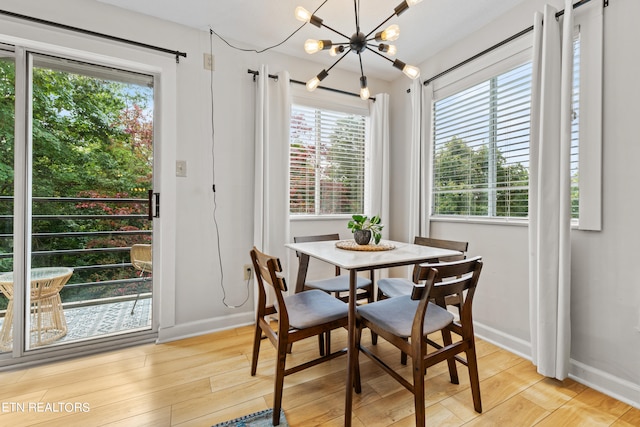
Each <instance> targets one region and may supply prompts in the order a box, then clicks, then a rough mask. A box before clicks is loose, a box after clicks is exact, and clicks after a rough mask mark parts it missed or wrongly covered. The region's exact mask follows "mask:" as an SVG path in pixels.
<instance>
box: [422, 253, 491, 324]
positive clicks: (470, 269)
mask: <svg viewBox="0 0 640 427" xmlns="http://www.w3.org/2000/svg"><path fill="white" fill-rule="evenodd" d="M481 271H482V257H479V256H477V257H474V258H470V259H464V260H459V261H452V262H442V263H438V264H423V265H421V266H420V267H419V270H418V275H417V278H418V281H419V282H423V281H424V282H425V285H424V287H421V286H416V287H415V288H414V292H413V294H412V296H411V298H413V299H417V298H420V299H421V300H426V301H434V302H435V303H436V304H438V305H439V306H441V307H443V308H446V302H445V300H446V298H447V297H448V296H451V295H455V296H458V297H460V298H461V309H460V320H461V323H463V324H464V323H470V322H471V305H472V303H473V296H474V294H475V290H476V287H477V285H478V279H479V278H480V272H481ZM426 301H425V305H426ZM421 304H422V301H421ZM469 327H471V326H469Z"/></svg>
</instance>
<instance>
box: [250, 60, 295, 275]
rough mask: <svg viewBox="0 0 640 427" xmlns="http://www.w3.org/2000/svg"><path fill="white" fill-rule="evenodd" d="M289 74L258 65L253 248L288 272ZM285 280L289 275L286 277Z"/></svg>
mask: <svg viewBox="0 0 640 427" xmlns="http://www.w3.org/2000/svg"><path fill="white" fill-rule="evenodd" d="M289 88H290V84H289V73H287V72H286V71H285V72H281V73H279V74H278V79H277V80H274V79H271V78H269V69H268V67H267V66H266V65H262V66H260V69H259V75H258V76H257V82H256V97H255V185H254V188H255V190H254V191H255V194H254V233H253V236H254V237H253V242H254V245H255V246H256V247H257V248H258V249H259V250H261V251H263V252H265V253H268V254H269V255H274V256H277V257H279V258H280V259H281V260H282V263H283V268H284V269H285V274H286V273H287V272H288V270H287V268H288V267H287V265H286V264H287V263H286V262H284V260H286V259H287V249H286V248H285V247H284V244H285V243H288V242H289V121H290V116H291V95H290V89H289ZM286 277H288V274H286Z"/></svg>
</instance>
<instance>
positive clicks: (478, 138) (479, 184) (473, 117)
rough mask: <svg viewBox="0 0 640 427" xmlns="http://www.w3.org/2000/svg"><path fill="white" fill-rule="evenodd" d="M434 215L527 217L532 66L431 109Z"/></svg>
mask: <svg viewBox="0 0 640 427" xmlns="http://www.w3.org/2000/svg"><path fill="white" fill-rule="evenodd" d="M433 114H434V116H433V117H434V129H433V133H434V139H433V140H434V157H433V159H434V168H433V171H434V172H433V179H434V181H433V182H434V186H433V214H434V215H463V216H489V217H525V216H527V192H528V179H529V173H528V169H527V163H528V160H529V124H530V115H531V63H530V62H529V63H526V64H524V65H521V66H519V67H517V68H515V69H513V70H510V71H508V72H506V73H503V74H500V75H498V76H495V77H492V78H491V79H489V80H486V81H484V82H482V83H480V84H477V85H475V86H472V87H470V88H468V89H466V90H463V91H461V92H458V93H455V94H453V95H451V96H448V97H446V98H444V99H441V100H439V101H437V102H435V104H434V113H433Z"/></svg>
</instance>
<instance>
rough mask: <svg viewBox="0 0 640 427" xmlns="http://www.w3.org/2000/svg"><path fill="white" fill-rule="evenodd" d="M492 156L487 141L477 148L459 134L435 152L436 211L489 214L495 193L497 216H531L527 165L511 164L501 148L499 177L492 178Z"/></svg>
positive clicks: (468, 214) (441, 213) (497, 170)
mask: <svg viewBox="0 0 640 427" xmlns="http://www.w3.org/2000/svg"><path fill="white" fill-rule="evenodd" d="M489 155H490V151H489V148H488V146H487V145H486V144H485V145H482V146H481V147H479V148H478V149H473V148H472V147H470V146H469V145H468V144H467V143H466V142H465V141H464V140H463V139H461V138H458V137H455V136H454V137H452V138H451V140H449V141H448V142H447V143H445V144H444V146H443V147H442V148H441V149H440V150H438V151H437V152H436V153H435V156H434V171H435V173H434V186H433V188H434V203H433V209H434V214H437V215H465V216H487V215H488V214H489V193H490V192H495V196H496V197H495V199H496V210H495V215H496V216H499V217H507V216H511V217H525V216H527V208H528V206H527V197H528V189H527V186H528V181H529V173H528V170H527V168H526V167H524V166H523V165H522V164H520V163H511V164H510V163H508V162H507V160H506V158H505V157H504V155H503V154H502V153H501V152H500V151H499V150H498V151H497V152H496V159H495V160H496V162H495V163H496V176H495V180H490V179H489V174H488V171H489ZM490 182H495V184H494V185H493V186H491V187H490V184H489V183H490Z"/></svg>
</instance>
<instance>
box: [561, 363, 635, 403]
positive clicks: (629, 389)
mask: <svg viewBox="0 0 640 427" xmlns="http://www.w3.org/2000/svg"><path fill="white" fill-rule="evenodd" d="M569 378H571V379H573V380H575V381H577V382H579V383H580V384H584V385H586V386H587V387H590V388H592V389H594V390H597V391H599V392H601V393H604V394H606V395H608V396H611V397H613V398H615V399H618V400H620V401H621V402H624V403H626V404H628V405H631V406H633V407H635V408H638V409H640V385H638V384H634V383H632V382H630V381H627V380H624V379H621V378H618V377H616V376H613V375H611V374H609V373H607V372H604V371H602V370H600V369H596V368H593V367H591V366H587V365H585V364H584V363H581V362H578V361H577V360H573V359H571V361H570V362H569Z"/></svg>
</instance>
